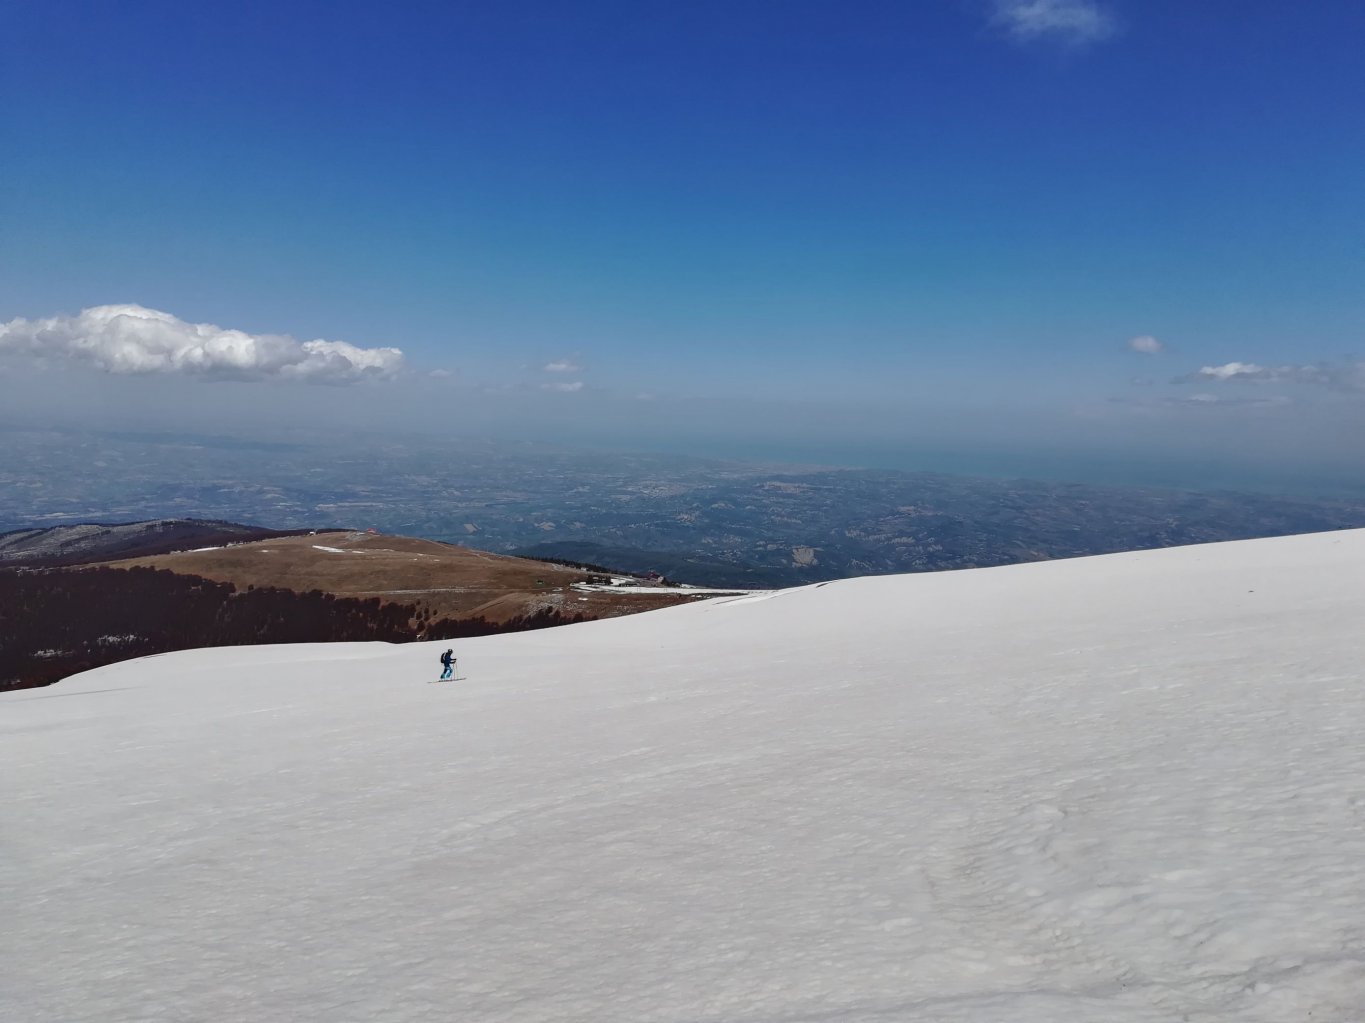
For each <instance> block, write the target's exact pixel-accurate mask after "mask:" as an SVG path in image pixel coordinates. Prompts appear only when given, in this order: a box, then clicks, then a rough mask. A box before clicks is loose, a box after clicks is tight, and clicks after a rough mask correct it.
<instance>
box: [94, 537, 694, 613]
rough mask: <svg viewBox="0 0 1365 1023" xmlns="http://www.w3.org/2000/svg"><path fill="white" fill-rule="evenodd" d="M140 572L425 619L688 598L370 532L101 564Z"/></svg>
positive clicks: (616, 608)
mask: <svg viewBox="0 0 1365 1023" xmlns="http://www.w3.org/2000/svg"><path fill="white" fill-rule="evenodd" d="M107 564H108V565H110V566H111V567H113V568H130V567H132V566H135V565H144V566H149V567H152V568H160V569H168V570H170V571H172V572H178V573H182V574H185V575H197V576H203V577H204V578H206V579H212V580H215V581H217V582H230V583H232V584H234V585H235V586H236V587H237V588H238V589H247V588H248V587H267V586H274V587H280V588H283V589H289V590H294V591H296V592H300V593H306V592H307V591H309V590H321V591H322V592H324V593H331V594H334V595H336V596H339V597H359V598H363V599H368V598H370V597H379V598H380V599H381V600H383V601H386V602H393V603H399V604H412V605H415V606H416V607H417V609H418V612H419V613H421V612H423V611H426V612H428V613H429V615H430V617H432V618H469V617H476V616H481V617H483V618H486V619H488V621H490V622H499V623H500V622H506V621H508V620H510V619H513V618H518V617H521V616H524V615H528V614H533V613H535V612H537V611H540V610H542V609H547V608H548V609H553V610H556V611H560V612H562V613H563V614H565V615H580V616H584V617H589V618H614V617H617V616H619V615H624V614H633V613H635V612H637V611H649V610H653V609H655V608H660V607H670V606H672V605H674V604H678V603H682V602H685V601H688V600H693V599H696V597H695V595H689V594H687V593H685V592H678V591H676V590H669V589H666V588H660V589H659V591H658V592H657V593H639V594H622V593H579V592H576V591H574V590H573V589H571V587H572V585H573V584H574V583H576V582H583V581H585V580H587V579H588V578H589V577H590V575H591V573H589V572H586V571H584V570H582V569H576V568H569V567H567V566H564V565H554V564H548V563H546V562H542V561H531V560H528V559H525V558H511V557H506V556H504V555H500V554H491V553H489V552H487V551H478V550H473V549H472V548H469V547H461V546H458V545H456V544H447V543H439V542H437V541H435V540H418V539H414V538H412V537H403V536H385V535H382V534H376V533H361V532H327V533H315V534H312V535H308V536H290V537H281V538H276V539H270V540H262V541H257V542H252V543H241V544H233V545H231V546H228V547H219V548H214V549H212V550H198V551H179V552H177V553H174V554H161V555H157V556H155V557H148V558H131V559H125V560H120V561H111V562H107Z"/></svg>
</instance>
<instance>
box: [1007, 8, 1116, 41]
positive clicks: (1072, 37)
mask: <svg viewBox="0 0 1365 1023" xmlns="http://www.w3.org/2000/svg"><path fill="white" fill-rule="evenodd" d="M991 22H992V24H994V25H995V26H996V27H997V28H999V29H1000V30H1001V31H1003V32H1004V33H1005V34H1006V35H1008V36H1009V37H1010V38H1011V39H1014V40H1016V41H1018V42H1021V43H1028V42H1034V41H1035V40H1052V41H1055V42H1061V43H1069V44H1071V45H1074V46H1084V45H1085V44H1087V43H1096V42H1100V41H1101V40H1104V39H1108V38H1109V37H1110V36H1112V35H1114V34H1115V33H1117V32H1118V28H1119V26H1118V21H1117V19H1116V18H1115V17H1114V16H1113V14H1111V13H1110V12H1109V11H1108V10H1106V9H1105V8H1104V7H1102V6H1101V5H1100V4H1098V3H1095V2H1094V0H995V13H994V15H993V16H992V18H991Z"/></svg>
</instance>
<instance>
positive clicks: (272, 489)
mask: <svg viewBox="0 0 1365 1023" xmlns="http://www.w3.org/2000/svg"><path fill="white" fill-rule="evenodd" d="M7 436H8V437H9V438H10V440H11V442H10V443H8V444H5V445H3V447H0V528H19V527H21V526H23V527H33V526H37V525H43V524H50V523H59V522H91V521H104V522H118V521H131V520H135V519H151V518H163V517H185V516H194V517H201V518H213V519H223V520H228V521H234V522H253V523H261V524H264V525H268V526H270V527H271V528H273V529H280V530H297V529H322V528H339V529H362V530H363V529H365V528H369V527H374V528H376V529H378V530H380V531H381V532H384V533H388V534H396V535H402V536H410V537H423V538H426V539H431V540H442V541H449V542H456V543H461V544H468V545H469V546H471V547H475V548H479V549H482V550H487V551H492V552H496V553H512V552H526V553H532V554H535V555H537V556H549V557H563V558H569V559H571V560H576V561H591V562H601V563H605V564H606V565H608V567H611V568H614V569H630V570H634V571H645V570H650V569H652V570H654V571H659V572H662V573H664V574H666V575H668V576H670V577H671V578H674V579H677V580H680V581H683V582H690V583H696V584H699V585H720V586H787V585H798V584H801V583H805V582H815V581H822V580H827V579H834V578H839V577H844V576H854V575H868V574H884V573H895V572H918V571H937V570H942V569H952V568H967V567H973V566H989V565H1001V564H1014V563H1019V562H1027V561H1040V560H1049V559H1055V558H1064V557H1075V556H1079V555H1086V554H1098V553H1106V552H1111V551H1120V550H1138V549H1144V548H1155V547H1169V546H1174V545H1180V544H1189V543H1202V542H1209V541H1217V540H1234V539H1243V538H1251V537H1259V536H1275V535H1282V534H1289V533H1305V532H1315V531H1322V530H1332V529H1342V528H1350V527H1357V526H1365V500H1360V499H1355V500H1348V499H1313V498H1306V497H1291V496H1280V495H1273V494H1241V493H1230V492H1206V493H1199V492H1192V491H1180V490H1158V489H1150V488H1125V487H1099V486H1088V485H1084V484H1070V483H1057V482H1046V481H1032V480H1002V479H992V478H985V477H972V476H951V475H944V474H937V473H910V472H891V471H884V470H870V469H868V470H854V469H829V468H821V467H811V466H790V465H786V466H784V465H776V464H758V463H741V462H723V461H716V460H704V459H693V458H679V457H666V456H647V455H636V456H628V455H615V454H597V453H588V452H581V451H580V452H573V451H558V450H554V449H551V448H548V447H540V448H537V447H530V446H525V445H521V446H515V445H497V444H492V443H483V442H472V441H468V440H451V441H448V442H440V441H438V440H434V439H432V438H429V437H428V438H412V439H409V440H407V441H405V442H401V443H400V442H389V441H378V440H366V439H359V440H354V441H349V442H344V441H341V440H338V439H335V438H315V439H311V440H308V441H298V442H272V443H267V442H242V441H233V440H229V439H224V438H169V437H164V436H156V435H121V434H83V435H79V437H76V436H72V435H67V434H62V433H58V432H51V431H50V432H45V433H43V432H28V433H23V434H19V433H11V434H9V435H7ZM589 545H591V546H589Z"/></svg>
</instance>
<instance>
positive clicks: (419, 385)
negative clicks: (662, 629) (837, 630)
mask: <svg viewBox="0 0 1365 1023" xmlns="http://www.w3.org/2000/svg"><path fill="white" fill-rule="evenodd" d="M3 18H4V28H5V30H6V35H7V39H9V40H10V42H11V47H10V58H9V59H8V60H7V61H6V66H5V67H4V68H3V69H0V88H2V89H3V91H4V94H5V95H6V96H7V97H8V98H9V100H10V102H8V103H7V104H5V111H4V113H5V117H6V123H7V125H8V126H9V128H10V130H11V135H12V137H13V138H15V139H19V140H22V145H16V146H15V147H13V152H12V153H11V154H10V160H9V162H8V165H7V166H8V170H7V189H6V196H5V198H4V199H3V200H0V202H3V205H4V208H3V210H2V211H0V212H3V215H4V218H5V230H4V231H3V232H0V267H3V272H2V273H0V421H4V422H7V423H9V424H11V425H12V426H14V427H16V428H23V427H31V428H39V429H41V428H45V427H47V426H55V425H66V426H71V427H73V428H76V429H90V430H115V431H118V430H126V431H139V430H143V431H151V432H169V433H180V434H183V435H191V434H200V433H213V434H223V435H227V436H266V437H269V436H286V435H290V434H292V433H296V432H298V431H320V432H323V433H327V432H336V431H346V432H348V433H354V434H357V435H361V436H373V437H376V438H379V437H398V436H402V435H408V434H417V435H423V436H430V437H442V436H444V437H447V438H449V439H450V440H451V442H452V443H455V442H458V441H459V440H460V438H467V437H487V438H500V439H505V440H510V441H526V440H529V441H546V442H552V443H555V444H562V445H566V446H569V447H585V448H601V449H609V450H621V451H634V450H639V451H666V452H676V453H683V454H695V455H699V456H706V457H721V458H731V459H739V460H744V459H752V458H776V459H780V460H782V461H789V462H795V463H815V464H834V465H851V466H857V465H867V466H874V467H879V468H896V469H905V470H916V469H932V470H936V471H948V472H962V473H969V474H972V473H984V474H988V475H1000V476H1020V477H1045V478H1051V479H1074V480H1077V481H1081V482H1103V483H1111V484H1131V485H1139V486H1142V485H1148V486H1150V485H1173V486H1184V487H1195V488H1200V487H1205V488H1207V487H1248V488H1252V487H1254V488H1256V489H1270V490H1285V491H1294V492H1299V493H1359V492H1360V490H1361V487H1362V486H1365V445H1362V444H1361V442H1360V438H1361V437H1362V436H1365V361H1363V358H1362V349H1361V329H1362V325H1363V324H1365V291H1362V289H1361V287H1360V280H1361V276H1360V271H1361V262H1360V258H1359V253H1358V239H1359V237H1360V230H1361V226H1362V224H1365V190H1362V189H1360V187H1359V184H1358V170H1359V168H1360V167H1361V166H1362V165H1365V139H1363V138H1362V136H1361V135H1360V133H1359V131H1358V125H1359V124H1360V123H1361V122H1362V120H1365V76H1361V75H1360V74H1359V53H1360V52H1361V50H1362V48H1363V47H1365V14H1362V12H1361V9H1360V8H1359V7H1358V6H1357V5H1354V4H1348V3H1345V2H1335V0H1334V2H1329V3H1322V4H1315V5H1312V6H1311V7H1310V8H1306V9H1302V10H1294V11H1292V12H1289V11H1286V9H1285V8H1284V7H1283V5H1280V4H1272V3H1269V2H1264V3H1250V4H1248V3H1239V4H1235V5H1234V4H1232V3H1230V2H1217V3H1211V4H1202V5H1198V6H1197V7H1193V8H1192V7H1191V6H1190V5H1187V4H1175V3H1167V2H1158V3H1151V4H1143V5H1137V4H1134V3H1131V2H1124V0H980V2H969V0H944V2H941V3H936V4H920V5H907V4H904V3H892V2H889V0H886V2H880V0H867V2H863V3H858V4H853V5H840V6H838V7H836V6H834V5H832V4H829V3H827V2H816V0H797V2H794V3H791V4H788V5H784V7H783V16H782V17H781V18H780V19H779V18H774V17H773V16H772V8H771V6H770V5H765V4H757V3H743V2H741V3H727V4H724V5H721V4H713V3H705V2H704V3H700V4H695V5H689V6H688V7H686V8H676V9H658V10H651V11H648V12H641V11H640V10H639V9H638V7H636V6H635V5H629V4H624V3H618V2H613V0H595V2H593V3H589V4H584V5H580V6H578V7H575V8H572V9H570V8H566V7H564V6H563V5H557V4H551V3H545V2H534V0H528V2H526V3H519V4H516V5H513V6H512V7H491V8H490V7H473V6H466V5H459V4H455V5H427V4H415V5H405V6H402V7H401V8H399V9H396V10H388V9H380V8H378V7H372V6H369V5H365V4H350V3H345V4H328V5H319V4H313V3H303V2H291V3H283V4H275V5H270V6H269V7H257V6H252V5H245V6H243V7H239V8H232V9H215V10H212V11H208V10H203V9H197V8H193V7H185V6H183V5H174V4H167V3H162V2H158V0H142V2H134V3H130V4H125V5H120V7H119V8H118V10H117V11H114V10H112V9H104V8H100V7H98V6H96V5H90V6H88V7H86V8H83V9H82V13H81V16H80V17H78V18H76V17H71V16H70V11H69V10H68V9H67V8H58V7H51V6H49V5H41V4H36V3H20V4H17V5H14V6H12V7H11V8H10V9H9V10H8V11H7V13H6V14H5V15H4V16H3Z"/></svg>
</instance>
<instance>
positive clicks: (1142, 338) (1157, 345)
mask: <svg viewBox="0 0 1365 1023" xmlns="http://www.w3.org/2000/svg"><path fill="white" fill-rule="evenodd" d="M1128 349H1129V351H1133V352H1141V353H1142V354H1143V355H1160V354H1161V353H1162V352H1164V351H1165V350H1166V346H1165V345H1164V344H1162V343H1161V342H1160V341H1158V340H1157V339H1156V338H1154V337H1152V335H1151V334H1139V335H1138V336H1137V337H1130V338H1129V339H1128Z"/></svg>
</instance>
